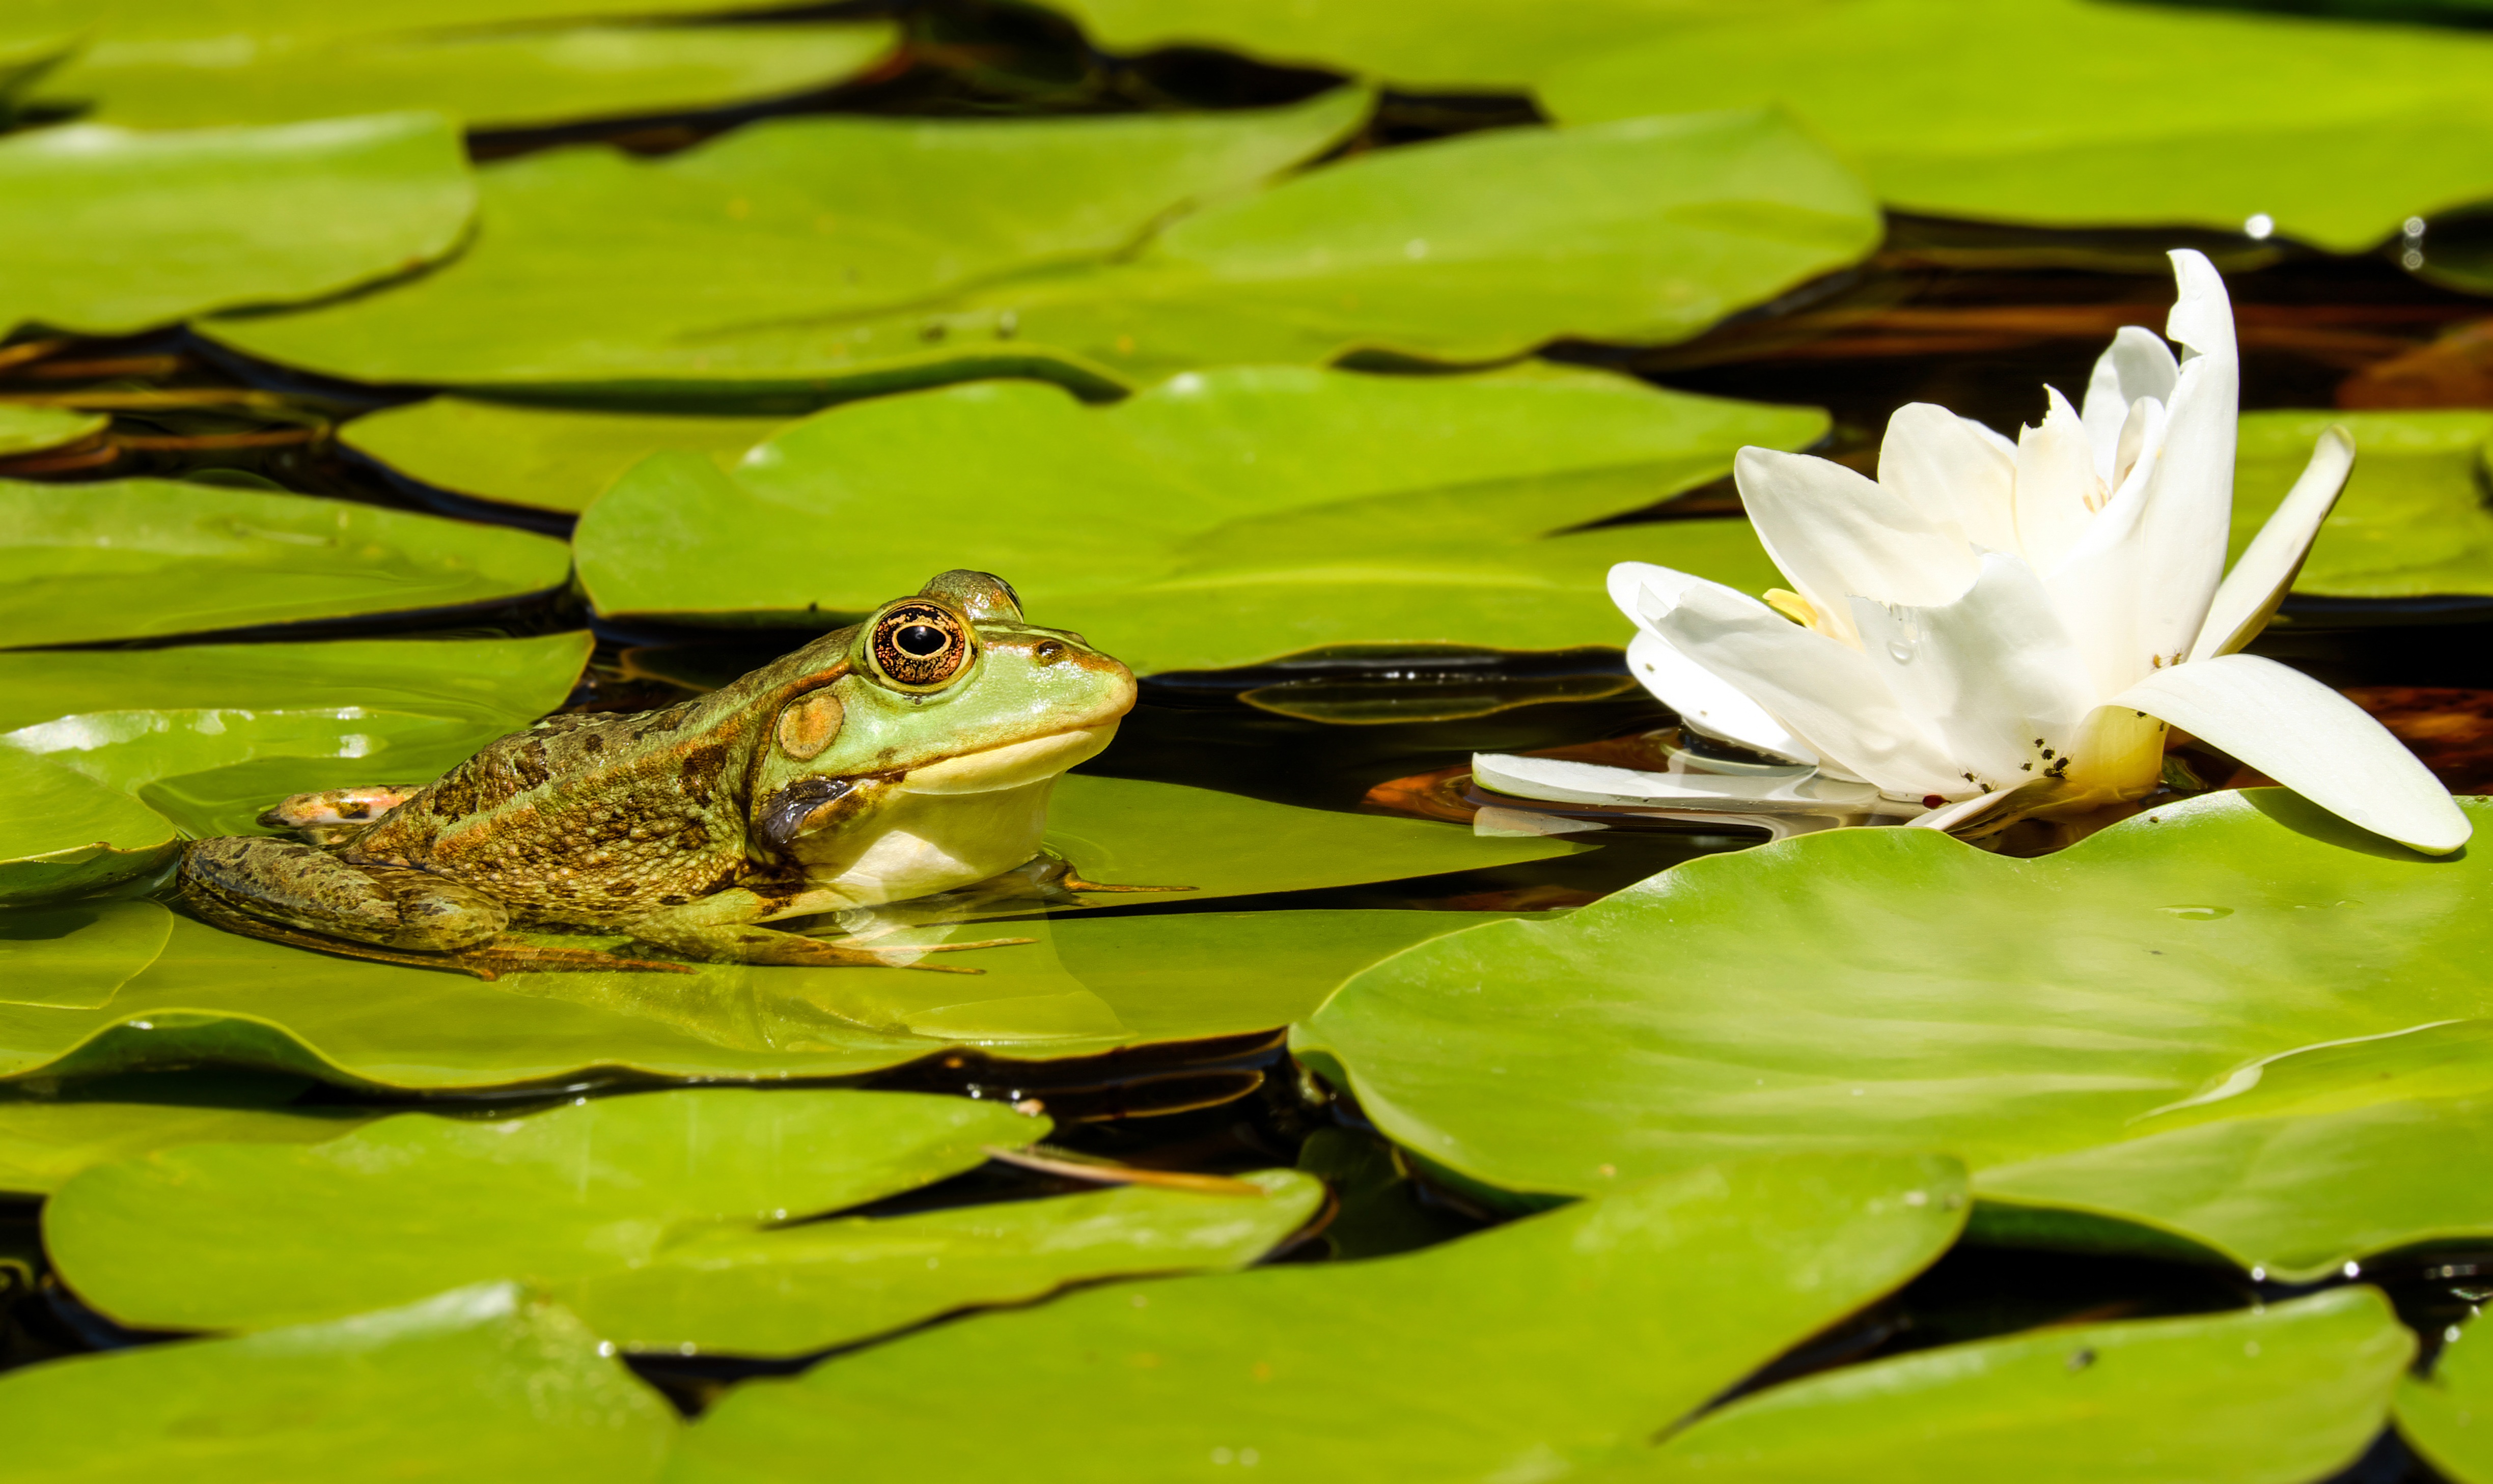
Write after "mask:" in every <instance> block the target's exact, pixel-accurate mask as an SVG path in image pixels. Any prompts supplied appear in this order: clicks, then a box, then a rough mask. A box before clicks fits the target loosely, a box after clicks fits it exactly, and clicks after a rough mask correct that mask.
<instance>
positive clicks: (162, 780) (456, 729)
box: [0, 632, 591, 840]
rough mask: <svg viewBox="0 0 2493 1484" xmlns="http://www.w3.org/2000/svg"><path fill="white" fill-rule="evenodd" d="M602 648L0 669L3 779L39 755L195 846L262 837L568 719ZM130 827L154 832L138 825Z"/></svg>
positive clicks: (44, 657) (574, 644) (564, 637)
mask: <svg viewBox="0 0 2493 1484" xmlns="http://www.w3.org/2000/svg"><path fill="white" fill-rule="evenodd" d="M590 643H591V640H590V638H589V636H588V635H587V634H586V633H579V632H575V633H569V634H548V635H540V636H537V637H535V638H515V639H338V640H331V641H327V642H319V643H300V644H286V643H269V644H199V645H192V646H186V647H182V648H175V649H154V650H124V651H119V652H107V653H97V652H93V651H62V652H51V653H41V652H37V653H16V654H0V765H6V766H24V765H25V764H22V763H15V762H11V761H10V760H9V759H11V758H12V757H21V756H23V755H27V754H32V755H36V756H39V757H42V758H43V759H44V760H45V761H46V762H48V763H53V764H57V765H59V766H61V767H65V768H68V769H71V770H74V771H75V772H77V773H79V774H82V775H84V776H85V777H86V778H87V779H89V780H92V781H93V782H95V783H97V784H101V785H104V786H105V787H109V788H112V789H117V790H120V791H121V792H122V793H124V794H129V795H135V797H136V798H137V799H139V800H140V801H142V802H143V803H144V804H145V805H147V806H148V807H149V808H150V809H152V810H154V811H156V812H157V813H158V814H160V815H162V816H165V817H166V818H169V819H171V820H172V821H173V822H174V823H175V824H178V825H180V826H181V827H182V828H183V829H185V830H186V831H188V832H189V833H191V834H193V835H214V834H229V833H237V832H239V833H250V832H252V831H254V830H255V829H256V828H257V825H256V823H255V820H256V818H257V816H258V815H259V813H260V812H261V811H262V810H264V809H266V808H268V806H270V805H271V804H274V803H276V802H277V801H278V800H280V799H282V798H284V797H285V796H286V795H287V794H289V793H297V792H303V791H307V790H310V789H314V788H334V787H350V786H353V785H359V784H406V783H426V782H429V781H431V780H432V779H433V778H435V777H436V776H437V775H439V774H441V773H443V772H446V771H448V770H449V769H450V768H451V767H453V766H454V765H456V764H457V763H459V762H461V761H463V760H464V759H466V757H469V756H471V755H472V754H474V753H475V751H476V750H477V749H478V748H481V747H483V746H484V745H485V744H486V743H487V742H490V741H492V740H493V739H494V738H496V737H498V736H500V735H502V734H503V733H505V732H510V731H517V730H519V729H520V728H522V727H526V726H527V725H528V724H529V723H531V722H533V721H535V720H536V719H537V718H538V717H541V716H543V715H545V714H546V713H547V712H549V711H552V710H553V709H554V708H555V707H556V706H558V705H560V704H562V701H563V697H565V696H567V695H569V694H570V691H571V688H572V685H573V682H574V681H576V680H577V679H578V678H579V675H580V670H581V667H582V666H583V665H584V664H586V662H587V659H588V651H589V647H590ZM19 797H20V795H17V794H15V792H13V791H12V790H6V789H0V823H17V822H19V821H23V820H26V819H30V818H32V817H33V816H32V815H31V813H28V812H25V811H21V810H20V809H18V808H15V807H13V806H15V803H16V800H17V799H18V798H19ZM100 807H101V806H100ZM113 807H115V808H119V807H120V806H113ZM126 827H127V828H130V829H134V830H142V829H145V828H148V826H145V825H144V824H143V823H142V822H141V821H139V820H138V819H137V818H136V816H131V818H130V821H129V824H128V825H127V826H126ZM104 838H107V839H115V840H118V839H119V837H116V836H106V837H104ZM134 838H137V837H134ZM145 838H155V837H145Z"/></svg>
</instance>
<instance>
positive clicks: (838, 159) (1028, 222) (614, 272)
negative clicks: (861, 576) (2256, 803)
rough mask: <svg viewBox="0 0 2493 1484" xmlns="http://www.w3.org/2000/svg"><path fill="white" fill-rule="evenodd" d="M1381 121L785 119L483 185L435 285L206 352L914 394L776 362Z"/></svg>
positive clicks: (445, 376)
mask: <svg viewBox="0 0 2493 1484" xmlns="http://www.w3.org/2000/svg"><path fill="white" fill-rule="evenodd" d="M1367 106H1368V100H1367V95H1365V94H1363V93H1361V92H1359V91H1357V90H1355V89H1341V90H1337V91H1335V92H1333V93H1329V94H1326V95H1324V96H1322V97H1320V98H1317V99H1315V100H1313V101H1311V102H1309V103H1305V104H1293V105H1291V106H1289V107H1285V108H1272V109H1257V110H1242V111H1238V112H1229V113H1219V114H1207V115H1197V116H1188V115H1171V114H1134V115H1121V116H1114V117H1098V118H1063V119H1041V120H1017V121H1001V120H976V121H963V120H924V119H886V118H869V117H850V118H836V117H821V118H782V119H770V120H765V121H763V122H760V123H756V124H751V125H748V126H746V127H745V128H742V129H739V130H736V131H735V132H734V133H732V134H726V135H724V136H722V137H720V138H717V139H714V140H711V141H709V142H708V143H706V144H703V145H701V146H699V147H697V148H694V149H689V150H685V151H683V152H682V153H680V154H676V155H670V156H667V157H664V158H662V159H656V160H640V159H635V158H633V157H631V156H628V155H625V154H623V153H622V152H620V151H618V150H615V149H611V148H608V147H606V146H603V145H596V146H580V147H575V148H569V149H556V150H548V151H545V152H543V153H540V154H535V155H530V156H526V157H525V158H522V159H519V160H514V161H509V162H505V163H499V164H495V165H489V166H487V167H486V168H485V169H483V170H482V171H480V172H479V175H478V179H479V185H480V190H481V193H482V197H481V204H480V206H479V208H478V225H477V233H476V241H475V243H474V245H473V246H472V247H470V248H469V250H468V251H467V252H464V253H462V254H461V255H460V257H459V259H458V261H457V262H455V263H452V264H449V265H447V266H445V267H444V268H443V269H441V270H440V271H439V272H436V273H433V274H429V275H427V276H426V277H425V278H423V279H422V280H420V281H418V282H412V283H409V284H406V285H405V286H404V288H403V289H402V290H401V291H398V292H392V293H385V294H371V295H365V296H363V297H360V298H357V299H353V300H349V301H342V302H339V303H334V304H329V305H325V306H322V307H320V308H318V309H315V310H310V311H306V312H301V313H294V314H284V315H269V316H260V317H254V318H243V319H223V320H219V321H218V322H217V323H216V324H215V325H214V326H213V327H212V328H211V333H212V334H214V335H215V336H216V337H217V338H218V339H219V340H222V341H225V342H226V343H228V344H231V345H233V346H235V347H236V348H238V349H241V350H245V351H248V352H250V353H251V354H254V355H257V356H260V357H263V358H265V359H268V360H273V361H280V362H284V363H285V364H288V365H293V366H302V367H308V368H312V369H315V370H318V371H326V372H328V373H330V374H333V375H339V376H347V377H354V378H358V379H362V380H369V381H416V382H433V383H449V384H455V385H464V386H526V385H553V386H591V387H603V388H607V389H610V390H613V389H618V388H620V389H639V390H649V391H659V390H667V391H674V392H677V393H682V392H690V391H700V390H703V389H710V390H713V391H715V390H718V389H722V388H724V389H726V390H730V391H736V392H751V391H754V390H757V389H766V388H773V387H775V388H778V389H781V390H789V391H798V392H809V393H819V392H821V391H822V390H824V389H826V388H828V387H830V386H831V385H833V384H834V383H835V382H836V383H838V384H841V385H843V386H849V387H850V389H851V390H873V389H880V388H881V387H882V386H886V385H906V384H913V383H916V384H922V383H923V382H924V381H925V380H927V379H930V378H929V376H928V375H927V374H926V373H923V372H918V371H897V372H878V373H876V374H877V376H879V377H880V380H879V381H877V380H876V378H875V377H869V378H867V384H858V385H854V386H851V383H852V382H853V381H854V380H855V377H854V376H853V375H852V374H851V373H852V372H853V371H856V367H855V366H853V365H848V364H841V361H840V359H839V358H833V357H828V356H826V355H811V356H808V355H803V354H797V355H790V354H785V353H781V352H779V351H777V350H774V349H770V348H769V343H770V342H771V341H773V340H774V339H775V338H779V337H786V336H794V337H795V338H796V340H797V341H806V340H809V339H811V340H825V339H826V336H827V332H826V331H824V330H822V329H819V328H813V329H809V328H807V327H815V326H823V325H826V324H831V323H836V322H837V321H839V320H841V319H843V318H845V317H847V316H851V315H855V314H857V313H860V312H869V311H875V310H886V309H889V308H891V307H893V306H895V305H900V304H910V303H916V302H918V301H920V300H922V299H924V298H926V297H928V296H930V295H933V294H938V293H941V292H943V291H945V290H947V289H950V288H953V287H956V286H958V285H959V284H961V283H962V282H967V281H970V280H973V279H976V278H979V277H982V276H987V275H993V274H997V273H1001V272H1005V271H1006V270H1010V269H1015V268H1025V267H1029V266H1032V265H1035V264H1041V263H1049V262H1062V261H1067V260H1073V261H1079V260H1087V259H1091V258H1096V257H1100V256H1103V255H1106V254H1109V253H1113V252H1119V251H1121V250H1123V249H1126V248H1127V247H1129V246H1130V245H1131V244H1132V242H1133V241H1134V240H1135V239H1136V238H1138V237H1140V236H1141V235H1143V234H1144V233H1145V232H1147V231H1148V230H1149V229H1150V228H1151V226H1152V225H1153V224H1154V223H1156V222H1158V221H1159V220H1160V219H1161V218H1162V217H1165V216H1166V215H1168V214H1169V213H1171V212H1173V211H1177V210H1180V209H1183V208H1184V207H1186V206H1187V205H1188V204H1190V203H1194V202H1198V201H1202V200H1208V199H1216V198H1218V197H1220V196H1223V195H1227V194H1230V193H1236V192H1239V191H1243V190H1246V189H1247V188H1248V187H1250V186H1252V185H1254V184H1255V183H1256V182H1258V181H1260V180H1262V179H1264V178H1265V177H1266V176H1269V175H1271V174H1273V173H1274V172H1276V171H1277V170H1281V169H1284V168H1287V167H1288V166H1290V165H1292V164H1294V163H1298V162H1300V161H1302V160H1305V159H1306V158H1307V157H1308V156H1310V155H1313V154H1316V153H1318V152H1320V151H1322V150H1323V149H1324V148H1325V147H1326V146H1327V145H1328V144H1330V143H1332V142H1333V141H1334V140H1335V139H1337V138H1338V137H1339V136H1340V135H1341V134H1344V133H1345V132H1347V131H1348V130H1350V129H1351V128H1353V127H1355V126H1356V125H1357V123H1358V122H1359V120H1360V118H1361V117H1362V116H1363V115H1365V114H1366V112H1367ZM916 343H917V341H916V340H915V339H914V331H913V339H912V340H911V341H910V344H912V345H915V344H916ZM754 344H760V345H761V346H762V347H763V349H761V350H759V351H757V350H756V349H754V348H753V345H754ZM892 348H894V349H906V348H907V347H906V346H895V347H892ZM986 359H987V361H989V362H991V363H993V369H1005V368H1009V367H1012V366H1018V365H1021V364H1023V363H1026V362H1028V361H1029V360H1031V359H1032V358H1031V357H1030V356H1028V355H1026V354H1024V353H1022V352H1021V351H1019V350H1018V348H1017V347H1014V346H1010V345H1000V346H997V347H995V348H994V350H993V351H992V352H990V353H988V355H987V357H986ZM979 373H980V372H979V371H968V372H948V371H947V372H946V373H945V374H944V375H943V376H941V377H936V378H934V379H949V378H950V377H951V376H952V375H955V374H979Z"/></svg>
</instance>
